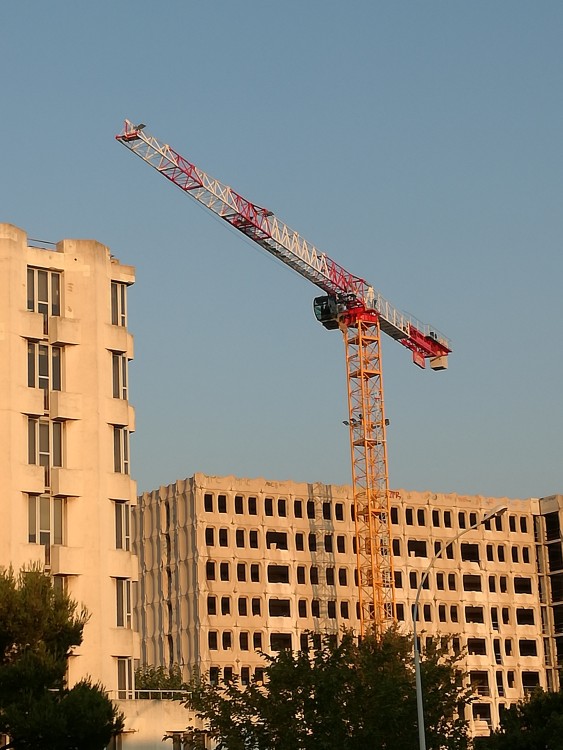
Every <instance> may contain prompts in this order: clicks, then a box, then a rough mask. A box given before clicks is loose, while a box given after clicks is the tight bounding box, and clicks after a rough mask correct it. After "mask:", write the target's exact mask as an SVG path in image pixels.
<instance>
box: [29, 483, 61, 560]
mask: <svg viewBox="0 0 563 750" xmlns="http://www.w3.org/2000/svg"><path fill="white" fill-rule="evenodd" d="M65 524H66V498H63V497H49V496H48V495H28V534H27V541H28V542H29V543H30V544H42V545H43V546H44V547H45V564H46V565H50V563H51V546H52V545H53V544H64V538H65Z"/></svg>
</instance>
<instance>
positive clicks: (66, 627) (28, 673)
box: [0, 568, 123, 750]
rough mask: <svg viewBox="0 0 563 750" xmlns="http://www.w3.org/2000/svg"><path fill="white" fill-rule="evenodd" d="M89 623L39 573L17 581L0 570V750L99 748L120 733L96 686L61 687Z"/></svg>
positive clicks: (113, 711) (83, 613)
mask: <svg viewBox="0 0 563 750" xmlns="http://www.w3.org/2000/svg"><path fill="white" fill-rule="evenodd" d="M87 620H88V615H87V613H86V611H85V610H84V609H81V610H79V609H78V606H77V604H76V603H75V602H74V601H72V600H71V599H70V598H69V597H68V596H66V595H65V594H63V593H59V592H56V591H55V590H54V589H53V586H52V583H51V580H50V578H48V577H47V576H45V575H44V573H43V572H42V571H41V570H40V569H37V568H33V569H30V570H22V571H21V572H20V573H19V574H18V575H17V576H16V575H15V574H14V572H13V571H12V570H0V733H2V734H6V735H9V736H10V742H9V744H8V745H4V748H14V750H32V749H33V750H36V748H41V749H42V750H78V748H80V749H81V750H103V748H105V747H106V746H107V744H108V742H109V741H110V739H111V736H112V734H114V733H115V732H117V731H120V730H121V729H122V727H123V717H122V716H121V715H120V714H119V713H118V711H117V709H116V707H115V706H114V704H113V703H112V702H111V701H110V700H109V698H108V697H107V695H106V694H105V691H104V689H103V687H102V686H101V685H99V684H93V683H92V682H91V681H90V680H83V681H81V682H78V683H77V684H76V685H74V686H73V687H72V688H71V689H68V688H67V687H66V685H65V674H66V668H67V661H68V658H69V656H70V655H71V653H72V648H73V647H75V646H78V645H80V644H81V643H82V633H83V630H84V626H85V625H86V623H87ZM0 750H1V749H0Z"/></svg>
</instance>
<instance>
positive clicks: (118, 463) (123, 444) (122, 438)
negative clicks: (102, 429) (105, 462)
mask: <svg viewBox="0 0 563 750" xmlns="http://www.w3.org/2000/svg"><path fill="white" fill-rule="evenodd" d="M113 470H114V471H116V472H118V473H119V474H129V430H128V429H127V428H126V427H118V426H117V425H114V427H113Z"/></svg>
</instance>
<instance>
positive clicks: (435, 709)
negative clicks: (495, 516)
mask: <svg viewBox="0 0 563 750" xmlns="http://www.w3.org/2000/svg"><path fill="white" fill-rule="evenodd" d="M265 659H266V660H267V666H266V668H265V670H264V682H263V683H262V682H256V681H254V682H252V683H251V684H249V685H248V686H243V685H240V684H239V681H238V679H237V678H236V677H235V678H234V679H233V680H230V681H226V682H223V683H221V684H218V685H213V684H211V683H210V682H209V679H208V677H207V676H205V677H201V678H198V679H195V680H194V681H193V683H192V684H191V685H190V686H189V689H190V691H191V692H190V695H189V697H188V699H187V701H186V705H187V707H188V708H190V709H192V710H195V712H196V714H197V716H198V718H199V719H200V720H201V721H202V722H203V726H204V728H205V729H206V730H207V731H208V733H209V734H210V735H211V736H212V737H213V738H214V739H215V740H216V742H217V743H218V744H217V750H365V748H368V747H369V748H371V749H373V750H378V749H380V748H381V749H383V748H385V750H405V748H407V747H417V746H418V730H417V718H416V693H415V687H414V684H415V678H414V666H413V658H412V639H411V638H409V637H407V636H404V635H401V634H400V633H398V632H397V631H396V630H394V629H391V630H388V631H387V632H386V633H385V634H384V635H383V637H382V638H381V639H380V640H378V639H376V638H374V637H371V636H369V637H365V638H363V639H362V640H361V641H360V642H357V641H356V639H355V638H354V637H353V636H352V635H351V634H349V633H345V634H343V636H342V638H341V639H340V642H339V643H334V641H333V640H331V639H328V638H327V639H325V640H324V642H323V643H322V645H321V647H320V648H316V649H313V650H312V651H311V652H306V651H299V652H291V651H281V652H280V653H279V654H277V655H276V656H274V657H268V656H265ZM456 663H457V657H455V656H453V655H452V654H451V652H450V650H449V648H448V643H447V642H446V641H445V640H432V641H430V642H429V644H428V646H427V649H426V651H425V654H424V659H423V662H422V679H423V684H424V696H425V723H426V736H427V745H428V750H466V748H467V746H468V739H467V725H466V722H465V720H464V719H463V718H462V717H460V716H458V713H457V709H458V706H459V704H460V702H461V703H462V702H463V701H465V700H466V699H467V694H466V691H465V689H464V688H463V687H462V676H461V674H460V673H459V672H458V671H457V669H456ZM199 734H200V729H197V728H195V727H190V728H189V729H188V731H187V733H186V736H185V738H184V740H185V742H186V743H187V744H188V746H189V743H190V742H193V743H194V744H195V741H196V740H197V738H198V735H199Z"/></svg>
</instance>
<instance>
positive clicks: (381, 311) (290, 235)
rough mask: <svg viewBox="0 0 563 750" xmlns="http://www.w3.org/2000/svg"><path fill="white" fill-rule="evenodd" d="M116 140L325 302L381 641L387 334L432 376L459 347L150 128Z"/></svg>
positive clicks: (372, 615) (322, 309)
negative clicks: (337, 339)
mask: <svg viewBox="0 0 563 750" xmlns="http://www.w3.org/2000/svg"><path fill="white" fill-rule="evenodd" d="M116 139H117V140H118V141H119V142H120V143H122V144H123V145H124V146H126V147H127V148H128V149H129V150H130V151H132V152H133V153H135V154H136V155H137V156H139V157H140V158H141V159H143V161H145V162H146V163H147V164H149V165H150V166H152V167H154V169H156V170H157V172H160V174H162V175H163V176H164V177H166V178H167V179H168V180H170V181H171V182H173V183H174V184H175V185H177V186H178V187H179V188H180V189H181V190H183V191H184V192H185V193H187V194H188V195H190V196H191V197H192V198H194V199H195V200H196V201H197V202H198V203H200V204H202V205H203V206H206V207H207V208H208V209H209V210H210V211H212V212H213V213H214V214H216V215H217V216H219V217H220V218H221V219H224V220H225V221H226V222H227V223H229V224H230V225H231V226H233V227H234V228H235V229H238V230H239V232H242V233H243V234H245V235H246V236H247V237H249V238H250V239H251V240H253V241H254V242H256V243H257V244H258V245H260V246H261V247H262V248H263V249H264V250H267V251H268V252H269V253H271V254H272V255H274V256H275V257H276V258H278V259H279V260H281V261H282V262H283V263H285V264H286V265H288V266H290V267H291V268H293V270H294V271H297V273H299V274H300V275H301V276H303V277H305V278H306V279H308V280H309V281H311V282H312V283H313V284H315V285H316V286H317V287H319V288H320V289H321V290H322V291H323V292H324V295H323V296H321V297H317V298H316V299H315V300H314V312H315V315H316V317H317V319H318V320H319V321H320V322H321V323H322V324H323V325H324V326H325V328H328V329H337V328H339V329H340V330H341V331H342V333H343V335H344V343H345V350H346V368H347V383H348V413H349V416H348V420H347V422H346V423H347V424H348V427H349V431H350V447H351V458H352V485H353V494H354V508H355V524H356V527H355V533H356V554H357V571H358V596H359V604H360V618H359V619H360V630H361V632H362V633H365V632H368V631H370V630H373V631H374V632H375V633H376V634H378V633H381V632H382V630H383V629H385V628H386V627H387V626H388V625H390V624H391V623H392V622H393V621H394V617H395V596H394V578H393V558H392V551H391V540H390V523H389V477H388V465H387V443H386V425H387V424H388V423H387V421H386V419H385V409H384V400H383V379H382V372H381V337H380V332H381V331H383V332H384V333H386V334H387V335H389V336H391V338H393V339H395V340H396V341H398V342H399V343H401V344H403V346H405V347H407V348H408V349H410V350H411V352H412V358H413V361H414V363H415V364H416V365H418V366H419V367H422V368H423V367H425V364H426V360H429V362H430V367H431V368H432V369H434V370H443V369H445V368H446V367H447V357H448V354H449V353H450V351H451V346H450V342H449V341H448V339H447V338H445V337H444V336H443V335H442V334H440V333H439V332H438V331H437V330H436V329H435V328H431V327H430V326H428V325H424V324H422V323H420V322H419V321H417V320H415V319H414V318H412V317H410V316H409V315H406V314H405V313H402V312H400V311H399V310H398V309H397V308H395V307H393V306H392V305H391V304H390V303H389V302H388V301H387V300H386V299H384V298H383V297H382V296H381V294H379V292H377V291H375V289H374V288H373V287H372V286H371V284H369V283H368V282H367V281H365V280H364V279H362V278H360V277H359V276H354V275H353V274H351V273H350V272H349V271H347V270H346V269H345V268H343V267H342V266H340V265H339V264H338V263H336V262H335V261H333V260H332V259H331V258H329V257H328V255H326V253H323V252H321V251H320V250H318V249H317V248H316V247H315V246H314V245H312V244H311V243H309V242H307V241H306V240H304V239H303V238H302V237H301V236H300V235H299V234H298V233H297V232H295V231H294V230H293V229H290V228H289V227H288V226H287V224H285V223H284V222H283V221H280V219H278V218H277V217H276V216H275V215H274V214H273V213H272V211H269V210H267V209H265V208H262V207H260V206H257V205H256V204H255V203H251V202H250V201H249V200H247V199H246V198H243V197H242V196H241V195H239V194H238V193H236V192H235V191H234V190H233V189H232V188H230V187H228V186H227V185H224V184H223V183H221V182H219V181H218V180H216V179H214V178H213V177H210V176H209V175H208V174H206V173H205V172H204V171H203V170H201V169H199V168H198V167H196V166H195V164H192V163H191V162H190V161H188V160H187V159H185V158H184V157H183V156H180V154H179V153H177V152H176V151H174V149H172V148H170V146H168V145H167V144H165V143H162V142H161V141H159V140H158V139H157V138H155V137H153V136H151V135H149V133H147V132H146V130H145V126H144V125H143V124H141V125H134V124H133V123H132V122H130V121H129V120H126V121H125V125H124V128H123V131H122V132H121V133H119V134H118V135H116Z"/></svg>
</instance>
